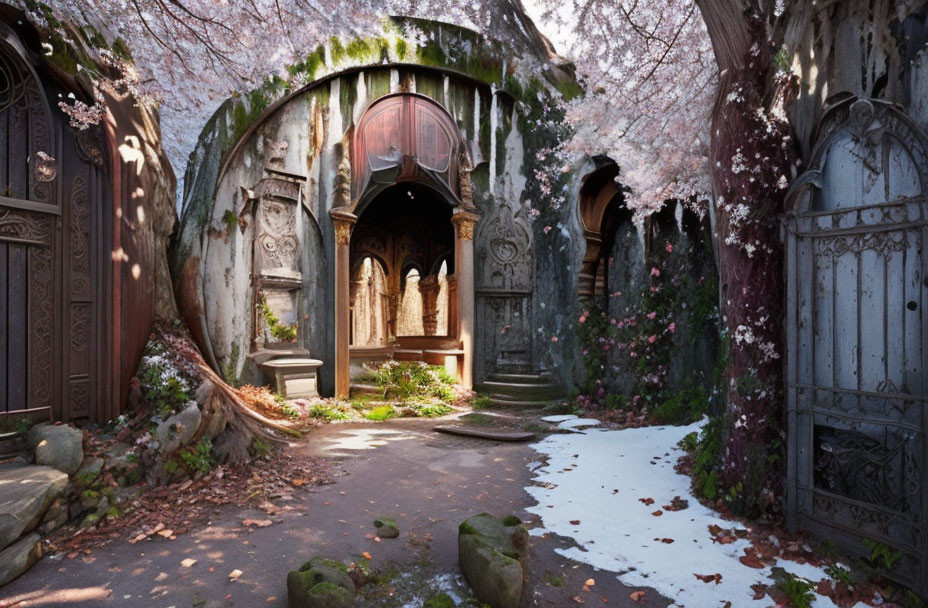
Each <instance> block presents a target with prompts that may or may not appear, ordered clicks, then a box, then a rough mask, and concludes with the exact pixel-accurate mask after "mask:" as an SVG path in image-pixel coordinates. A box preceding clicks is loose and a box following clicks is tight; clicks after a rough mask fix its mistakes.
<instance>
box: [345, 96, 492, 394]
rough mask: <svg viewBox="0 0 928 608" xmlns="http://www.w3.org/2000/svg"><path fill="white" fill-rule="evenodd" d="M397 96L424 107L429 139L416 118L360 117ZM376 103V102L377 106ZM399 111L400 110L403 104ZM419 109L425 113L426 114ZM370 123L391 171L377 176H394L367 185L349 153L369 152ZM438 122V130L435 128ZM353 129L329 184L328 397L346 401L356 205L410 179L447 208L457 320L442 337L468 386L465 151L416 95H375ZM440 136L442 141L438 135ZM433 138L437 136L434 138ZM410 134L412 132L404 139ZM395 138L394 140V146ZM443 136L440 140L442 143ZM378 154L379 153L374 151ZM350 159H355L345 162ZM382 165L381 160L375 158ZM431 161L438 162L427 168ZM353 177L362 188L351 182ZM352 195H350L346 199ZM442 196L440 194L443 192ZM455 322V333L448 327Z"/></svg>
mask: <svg viewBox="0 0 928 608" xmlns="http://www.w3.org/2000/svg"><path fill="white" fill-rule="evenodd" d="M401 98H404V99H403V101H404V102H406V101H407V100H408V101H409V103H408V106H409V107H410V108H411V107H413V106H415V107H417V108H423V106H425V108H427V112H426V115H427V117H428V119H429V120H432V121H434V123H433V125H431V126H432V127H433V128H432V130H431V131H430V135H431V136H432V139H430V140H428V141H425V140H423V139H420V138H419V137H418V136H415V137H413V135H414V134H416V133H417V127H418V125H417V122H416V121H417V120H419V119H421V116H423V114H421V113H418V112H416V113H413V112H412V111H408V113H405V114H400V115H399V116H400V118H399V120H398V124H399V125H400V126H397V127H396V128H390V126H389V125H387V126H386V127H385V126H384V124H383V122H381V123H372V121H371V122H369V121H368V120H367V119H368V117H369V116H371V115H374V116H375V117H376V116H377V115H378V113H381V114H382V109H383V106H387V105H388V104H390V105H393V106H397V105H399V104H398V102H399V100H400V99H401ZM382 102H383V103H382ZM404 107H405V106H404ZM425 108H424V109H425ZM368 124H373V125H374V126H372V127H371V128H372V129H377V132H378V135H379V136H380V138H381V139H382V140H390V141H392V144H393V145H392V146H391V148H390V150H391V154H393V153H395V157H396V163H395V166H394V167H388V168H386V169H384V170H383V173H381V175H389V174H390V172H392V173H393V175H392V176H391V177H392V179H391V180H389V182H392V183H388V180H372V179H371V175H370V172H369V171H365V170H364V169H362V167H365V166H366V162H367V161H366V158H355V159H352V158H351V155H352V152H357V151H359V152H360V154H361V155H366V154H368V153H369V151H368V150H369V148H368V146H366V145H365V141H364V136H365V133H366V132H365V129H366V128H367V125H368ZM435 124H437V125H438V127H439V128H440V129H435V128H434V125H435ZM357 125H358V129H357V130H356V131H355V132H349V134H348V135H346V136H345V138H344V140H343V141H342V144H341V160H340V162H339V165H338V172H337V175H336V179H335V191H334V193H333V197H334V200H333V203H334V205H335V206H334V207H333V208H332V209H331V210H330V211H329V216H330V217H331V219H332V226H333V230H334V233H335V397H336V398H339V399H347V398H348V396H349V366H350V363H351V354H350V336H351V293H350V288H351V233H352V231H353V229H354V225H355V223H356V222H357V221H358V216H359V215H360V213H361V212H363V206H362V204H361V203H362V201H365V202H369V201H370V200H372V199H373V195H374V194H375V193H376V192H380V191H382V190H383V189H384V188H385V186H387V185H392V184H395V183H400V182H417V183H421V184H424V185H426V186H428V187H430V188H431V189H432V190H433V191H434V192H435V193H436V195H437V196H441V197H443V198H445V199H446V200H447V202H448V203H449V204H451V206H452V207H453V208H454V211H453V214H452V217H451V223H452V224H453V225H454V228H455V230H454V276H455V280H456V290H455V291H456V296H457V301H456V303H457V319H456V320H455V319H449V328H448V330H449V331H448V333H449V334H452V331H455V335H456V336H457V338H458V341H459V344H458V346H459V350H460V351H462V352H463V365H462V366H461V370H462V371H461V377H460V378H459V381H460V383H461V384H462V385H463V386H464V387H465V388H467V389H470V388H473V384H474V378H473V369H474V322H475V319H474V317H475V315H474V310H475V307H474V225H475V224H476V223H477V221H478V220H479V219H480V216H479V212H478V210H477V208H476V207H475V206H474V203H473V188H472V185H471V181H470V172H471V170H472V167H471V164H470V159H469V157H468V155H467V151H466V147H465V146H464V144H463V142H462V141H461V140H460V134H459V132H458V130H457V128H456V126H455V123H454V120H453V119H452V118H451V116H450V115H449V114H448V112H447V111H446V110H445V109H444V108H442V107H441V106H440V105H439V104H438V103H437V102H434V101H432V100H431V99H428V98H425V97H423V96H419V95H415V94H400V95H396V94H393V95H388V96H386V97H383V98H380V99H378V100H376V101H374V102H373V103H371V105H370V106H369V107H368V109H367V111H366V112H365V114H364V115H363V116H362V117H361V119H360V120H359V121H358V122H357ZM442 132H444V134H445V136H444V137H443V136H442V135H441V133H442ZM435 133H438V136H437V138H436V136H435V135H434V134H435ZM411 134H412V135H411ZM394 139H395V141H393V140H394ZM444 139H447V141H444ZM381 152H383V151H381ZM430 158H437V159H439V160H441V159H447V162H446V163H445V165H444V166H437V167H436V166H433V167H429V166H428V164H429V161H428V159H430ZM352 160H353V161H354V162H352ZM379 160H380V161H383V160H385V159H384V156H383V155H381V156H379ZM432 164H438V163H432ZM356 176H359V177H360V179H362V180H363V181H364V182H365V183H364V184H360V183H355V180H354V179H353V178H354V177H356ZM353 192H354V194H355V196H354V197H352V193H353ZM444 193H446V194H444ZM452 324H454V330H452Z"/></svg>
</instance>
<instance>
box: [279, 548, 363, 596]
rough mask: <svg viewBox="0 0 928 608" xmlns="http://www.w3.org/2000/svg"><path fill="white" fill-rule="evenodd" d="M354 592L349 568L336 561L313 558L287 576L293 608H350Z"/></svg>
mask: <svg viewBox="0 0 928 608" xmlns="http://www.w3.org/2000/svg"><path fill="white" fill-rule="evenodd" d="M355 591H356V590H355V586H354V582H353V581H352V580H351V576H350V575H349V573H348V566H346V565H345V564H343V563H341V562H337V561H335V560H331V559H325V558H322V557H314V558H313V559H311V560H309V561H308V562H306V563H305V564H303V565H302V566H300V569H299V570H293V571H291V572H290V573H289V574H287V603H288V606H289V607H290V608H351V607H352V606H354V595H355Z"/></svg>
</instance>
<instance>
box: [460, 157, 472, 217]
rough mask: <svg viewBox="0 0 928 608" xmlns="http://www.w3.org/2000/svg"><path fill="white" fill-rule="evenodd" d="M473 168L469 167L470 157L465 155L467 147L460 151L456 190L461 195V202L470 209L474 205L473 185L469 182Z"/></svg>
mask: <svg viewBox="0 0 928 608" xmlns="http://www.w3.org/2000/svg"><path fill="white" fill-rule="evenodd" d="M473 170H474V168H473V166H471V162H470V155H468V153H467V147H466V146H464V147H462V149H461V165H460V167H459V168H458V171H459V173H458V190H459V193H460V195H461V202H462V203H463V204H464V205H465V206H467V207H472V206H473V204H474V185H473V183H472V182H471V180H470V174H471V173H472V172H473Z"/></svg>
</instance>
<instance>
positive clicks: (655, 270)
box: [651, 268, 661, 277]
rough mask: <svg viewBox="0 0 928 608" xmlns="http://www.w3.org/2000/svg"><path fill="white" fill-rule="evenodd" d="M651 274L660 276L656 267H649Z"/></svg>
mask: <svg viewBox="0 0 928 608" xmlns="http://www.w3.org/2000/svg"><path fill="white" fill-rule="evenodd" d="M651 276H652V277H659V276H661V271H660V270H658V269H657V268H652V269H651Z"/></svg>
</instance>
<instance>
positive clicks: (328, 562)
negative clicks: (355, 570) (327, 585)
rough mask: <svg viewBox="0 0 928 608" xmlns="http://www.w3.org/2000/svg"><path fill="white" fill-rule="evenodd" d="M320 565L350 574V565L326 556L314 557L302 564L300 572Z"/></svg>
mask: <svg viewBox="0 0 928 608" xmlns="http://www.w3.org/2000/svg"><path fill="white" fill-rule="evenodd" d="M319 566H324V567H326V568H331V569H333V570H338V571H339V572H344V573H345V574H348V566H346V565H345V564H343V563H342V562H339V561H335V560H334V559H328V558H325V557H314V558H313V559H311V560H309V561H308V562H306V563H304V564H303V565H302V566H300V572H306V571H308V570H312V569H313V568H318V567H319Z"/></svg>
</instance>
